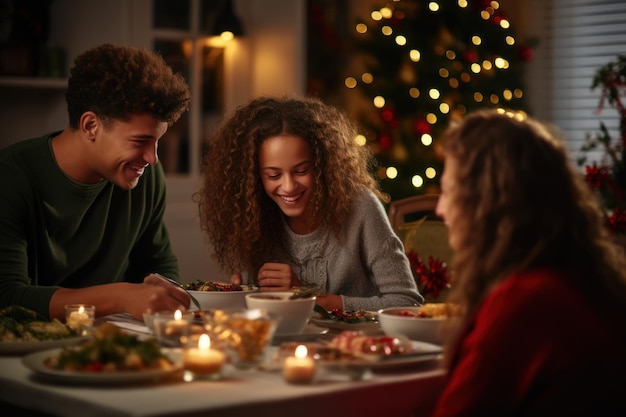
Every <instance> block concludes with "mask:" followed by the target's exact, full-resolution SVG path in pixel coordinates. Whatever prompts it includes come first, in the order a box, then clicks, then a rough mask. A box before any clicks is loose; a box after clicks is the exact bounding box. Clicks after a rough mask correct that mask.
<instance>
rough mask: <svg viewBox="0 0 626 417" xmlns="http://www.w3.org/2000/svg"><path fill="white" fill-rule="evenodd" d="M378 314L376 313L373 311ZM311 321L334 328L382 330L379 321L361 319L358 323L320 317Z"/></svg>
mask: <svg viewBox="0 0 626 417" xmlns="http://www.w3.org/2000/svg"><path fill="white" fill-rule="evenodd" d="M316 314H317V313H316ZM373 314H376V313H373ZM310 321H311V323H313V324H316V325H318V326H321V327H327V328H329V329H332V330H365V331H377V330H380V323H379V322H371V321H359V322H357V323H348V322H345V321H340V320H331V319H322V318H319V317H315V316H313V317H311V320H310Z"/></svg>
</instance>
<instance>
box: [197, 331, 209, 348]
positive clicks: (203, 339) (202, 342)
mask: <svg viewBox="0 0 626 417" xmlns="http://www.w3.org/2000/svg"><path fill="white" fill-rule="evenodd" d="M210 348H211V338H209V335H208V334H206V333H205V334H202V335H200V339H199V340H198V349H200V350H209V349H210Z"/></svg>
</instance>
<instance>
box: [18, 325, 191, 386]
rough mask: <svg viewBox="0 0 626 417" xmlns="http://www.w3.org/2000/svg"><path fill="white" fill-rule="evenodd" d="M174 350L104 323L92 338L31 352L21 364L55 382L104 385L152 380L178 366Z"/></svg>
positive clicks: (159, 377) (153, 340) (180, 364)
mask: <svg viewBox="0 0 626 417" xmlns="http://www.w3.org/2000/svg"><path fill="white" fill-rule="evenodd" d="M179 356H180V355H176V351H170V350H165V349H161V347H160V346H159V344H158V342H157V341H156V340H155V339H147V340H140V339H139V338H138V337H137V336H136V335H132V334H128V333H125V332H123V331H122V329H120V328H119V327H117V326H115V325H113V324H110V323H105V324H103V325H101V326H99V327H97V328H96V329H95V331H94V335H93V338H91V339H88V340H85V341H83V342H81V343H80V344H78V345H76V346H70V347H64V348H57V349H50V350H45V351H40V352H35V353H31V354H29V355H26V356H24V357H23V358H22V363H23V364H24V366H26V367H27V368H29V369H30V370H31V371H33V372H34V373H35V375H37V376H38V377H41V378H43V379H46V380H49V381H51V382H55V383H68V384H87V385H107V384H116V385H117V384H134V383H139V382H153V381H157V380H160V379H163V378H165V377H167V376H170V375H172V374H174V373H177V372H179V371H180V370H181V369H182V362H181V358H180V357H179Z"/></svg>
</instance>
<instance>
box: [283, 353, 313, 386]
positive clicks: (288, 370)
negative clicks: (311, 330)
mask: <svg viewBox="0 0 626 417" xmlns="http://www.w3.org/2000/svg"><path fill="white" fill-rule="evenodd" d="M307 353H308V352H307V348H306V346H304V345H300V346H298V347H297V348H296V351H295V354H294V356H288V357H286V358H285V361H284V362H283V378H284V379H285V381H287V382H289V383H291V384H310V383H311V382H313V380H314V379H315V374H316V366H315V360H314V359H313V358H312V357H310V356H308V355H307Z"/></svg>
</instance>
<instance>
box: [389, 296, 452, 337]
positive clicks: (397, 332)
mask: <svg viewBox="0 0 626 417" xmlns="http://www.w3.org/2000/svg"><path fill="white" fill-rule="evenodd" d="M459 315H460V312H459V309H458V308H457V307H456V306H454V305H452V304H447V303H427V304H424V305H423V306H415V307H390V308H383V309H381V310H378V321H379V322H380V327H381V329H382V330H383V332H385V334H386V335H388V336H391V337H397V336H406V337H408V338H410V339H413V340H417V341H421V342H428V343H433V344H436V345H441V344H442V343H443V338H442V326H443V324H444V323H445V322H446V321H447V320H450V319H454V318H455V317H456V316H459Z"/></svg>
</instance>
